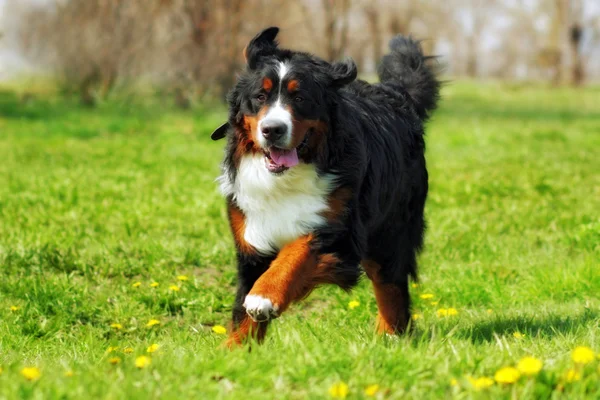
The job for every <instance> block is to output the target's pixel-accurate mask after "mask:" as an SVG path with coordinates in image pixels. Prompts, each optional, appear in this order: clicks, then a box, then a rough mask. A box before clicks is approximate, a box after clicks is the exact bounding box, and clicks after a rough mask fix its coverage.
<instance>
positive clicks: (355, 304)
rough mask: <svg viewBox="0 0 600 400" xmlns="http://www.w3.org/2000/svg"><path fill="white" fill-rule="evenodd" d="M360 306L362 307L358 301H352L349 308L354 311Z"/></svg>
mask: <svg viewBox="0 0 600 400" xmlns="http://www.w3.org/2000/svg"><path fill="white" fill-rule="evenodd" d="M358 306H360V302H358V301H357V300H352V301H351V302H349V303H348V308H349V309H351V310H354V309H355V308H356V307H358Z"/></svg>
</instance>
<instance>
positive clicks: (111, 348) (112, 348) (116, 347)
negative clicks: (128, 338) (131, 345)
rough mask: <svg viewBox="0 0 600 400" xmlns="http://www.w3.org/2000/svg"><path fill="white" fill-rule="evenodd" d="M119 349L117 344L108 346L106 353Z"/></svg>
mask: <svg viewBox="0 0 600 400" xmlns="http://www.w3.org/2000/svg"><path fill="white" fill-rule="evenodd" d="M117 350H119V347H118V346H110V347H109V348H108V349H106V352H107V353H113V352H115V351H117Z"/></svg>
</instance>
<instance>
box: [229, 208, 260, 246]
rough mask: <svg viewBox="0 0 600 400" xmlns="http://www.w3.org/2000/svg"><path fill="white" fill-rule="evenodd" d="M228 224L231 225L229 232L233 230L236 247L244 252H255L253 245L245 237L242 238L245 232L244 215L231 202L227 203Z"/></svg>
mask: <svg viewBox="0 0 600 400" xmlns="http://www.w3.org/2000/svg"><path fill="white" fill-rule="evenodd" d="M229 224H230V225H231V232H233V239H234V240H235V244H236V246H237V248H238V249H239V250H240V251H241V252H242V253H246V254H252V253H255V250H254V247H252V246H251V245H250V244H249V243H248V242H246V239H244V233H245V232H246V216H245V215H244V213H243V212H242V210H240V209H239V208H237V207H236V206H234V205H233V204H230V205H229Z"/></svg>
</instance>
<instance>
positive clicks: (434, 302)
mask: <svg viewBox="0 0 600 400" xmlns="http://www.w3.org/2000/svg"><path fill="white" fill-rule="evenodd" d="M429 304H431V305H432V306H437V305H438V304H440V302H439V301H432V302H431V303H429Z"/></svg>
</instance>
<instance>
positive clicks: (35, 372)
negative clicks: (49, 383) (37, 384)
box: [21, 367, 42, 381]
mask: <svg viewBox="0 0 600 400" xmlns="http://www.w3.org/2000/svg"><path fill="white" fill-rule="evenodd" d="M21 375H23V376H24V377H25V379H27V380H28V381H37V380H38V379H40V376H42V373H41V372H40V370H39V368H36V367H25V368H23V369H22V370H21Z"/></svg>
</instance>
